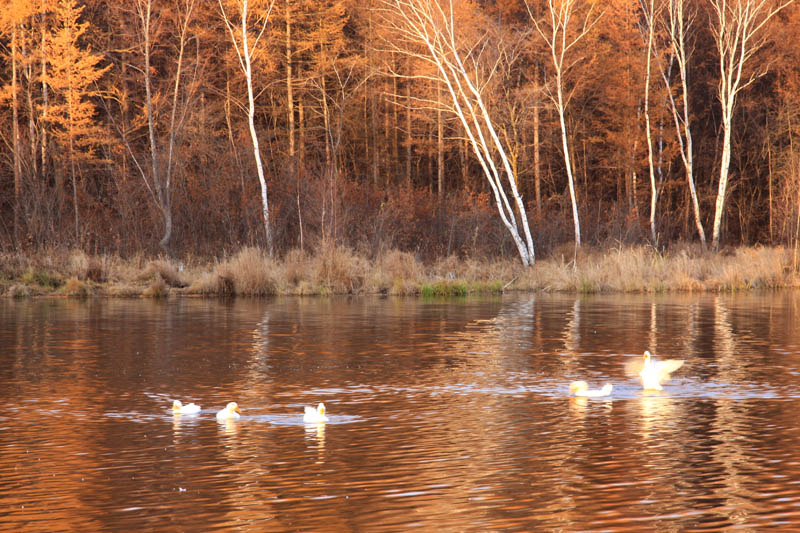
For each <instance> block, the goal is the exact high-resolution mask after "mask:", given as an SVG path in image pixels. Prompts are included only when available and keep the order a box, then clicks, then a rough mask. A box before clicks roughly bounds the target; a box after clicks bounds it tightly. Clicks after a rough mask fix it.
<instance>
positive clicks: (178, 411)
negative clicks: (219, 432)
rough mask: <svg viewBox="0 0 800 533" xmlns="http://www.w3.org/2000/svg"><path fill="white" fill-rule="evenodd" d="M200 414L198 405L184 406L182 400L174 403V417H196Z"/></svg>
mask: <svg viewBox="0 0 800 533" xmlns="http://www.w3.org/2000/svg"><path fill="white" fill-rule="evenodd" d="M199 412H200V406H199V405H197V404H196V403H189V404H186V405H183V404H182V403H181V401H180V400H175V401H173V402H172V414H174V415H196V414H197V413H199Z"/></svg>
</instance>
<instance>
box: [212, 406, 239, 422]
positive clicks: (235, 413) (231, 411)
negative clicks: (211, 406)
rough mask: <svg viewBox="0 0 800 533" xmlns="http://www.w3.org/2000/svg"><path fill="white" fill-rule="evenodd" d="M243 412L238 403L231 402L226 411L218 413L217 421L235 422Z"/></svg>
mask: <svg viewBox="0 0 800 533" xmlns="http://www.w3.org/2000/svg"><path fill="white" fill-rule="evenodd" d="M240 413H241V411H240V410H239V404H238V403H236V402H230V403H228V405H226V406H225V409H223V410H222V411H218V412H217V420H218V421H220V422H221V421H223V420H232V419H233V420H235V419H237V418H239V414H240Z"/></svg>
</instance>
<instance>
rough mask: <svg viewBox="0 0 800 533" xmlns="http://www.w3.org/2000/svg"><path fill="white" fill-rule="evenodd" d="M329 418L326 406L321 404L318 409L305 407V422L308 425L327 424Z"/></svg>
mask: <svg viewBox="0 0 800 533" xmlns="http://www.w3.org/2000/svg"><path fill="white" fill-rule="evenodd" d="M327 421H328V417H327V416H325V404H324V403H320V404H319V405H318V406H317V408H316V409H314V408H313V407H308V406H306V407H305V414H304V415H303V422H306V423H308V424H319V423H321V422H327Z"/></svg>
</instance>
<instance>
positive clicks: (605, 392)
mask: <svg viewBox="0 0 800 533" xmlns="http://www.w3.org/2000/svg"><path fill="white" fill-rule="evenodd" d="M613 388H614V387H613V386H612V385H611V383H606V384H605V385H603V388H602V389H590V388H589V384H588V383H586V382H585V381H573V382H572V383H570V384H569V393H570V394H571V395H572V396H581V397H584V398H599V397H601V396H610V395H611V389H613Z"/></svg>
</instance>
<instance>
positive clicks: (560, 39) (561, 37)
mask: <svg viewBox="0 0 800 533" xmlns="http://www.w3.org/2000/svg"><path fill="white" fill-rule="evenodd" d="M579 2H580V0H547V10H548V18H549V20H548V21H547V22H540V21H538V20H537V19H536V17H535V16H534V14H533V11H531V8H530V5H529V4H528V3H527V0H526V6H527V7H528V14H529V15H530V17H531V21H532V22H533V24H534V26H535V27H536V31H537V32H538V33H539V35H540V36H541V37H542V38H543V39H544V41H545V44H546V45H547V49H548V52H549V53H550V57H551V59H552V60H553V71H554V74H555V89H553V87H552V86H549V84H546V88H547V90H548V95H549V96H550V99H551V100H552V101H553V103H554V104H555V106H556V110H557V111H558V120H559V123H560V124H561V145H562V148H563V151H564V165H565V166H566V169H567V182H568V184H569V196H570V200H571V202H572V220H573V222H574V225H575V248H576V250H577V249H578V248H580V247H581V223H580V218H579V216H578V201H577V198H576V196H575V179H574V178H573V175H572V161H571V160H570V154H569V143H568V142H567V124H566V108H567V102H568V100H569V98H567V97H566V96H565V94H564V77H565V75H566V73H567V71H568V70H569V69H570V67H572V66H573V65H574V64H575V63H576V62H577V61H576V60H572V59H569V60H568V58H567V56H568V54H569V53H570V52H571V51H572V50H573V48H575V46H576V45H577V44H578V43H579V42H580V40H581V39H583V38H584V37H585V36H586V35H587V34H588V33H589V32H590V31H591V29H592V27H593V26H594V25H595V24H596V23H597V21H598V20H600V17H601V16H602V13H601V14H599V15H597V16H593V7H594V6H591V7H589V9H588V10H587V12H586V14H585V15H583V16H582V17H581V19H582V20H579V21H578V25H579V26H578V28H577V31H573V30H572V21H573V18H574V16H575V15H576V7H578V5H579ZM568 33H569V35H568ZM554 93H555V94H554Z"/></svg>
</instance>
